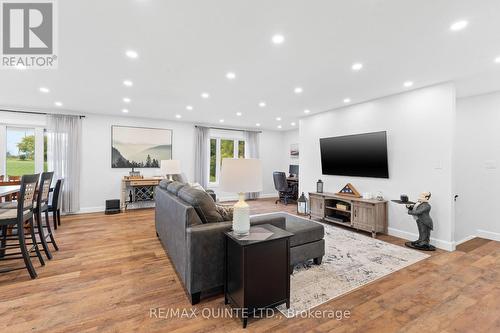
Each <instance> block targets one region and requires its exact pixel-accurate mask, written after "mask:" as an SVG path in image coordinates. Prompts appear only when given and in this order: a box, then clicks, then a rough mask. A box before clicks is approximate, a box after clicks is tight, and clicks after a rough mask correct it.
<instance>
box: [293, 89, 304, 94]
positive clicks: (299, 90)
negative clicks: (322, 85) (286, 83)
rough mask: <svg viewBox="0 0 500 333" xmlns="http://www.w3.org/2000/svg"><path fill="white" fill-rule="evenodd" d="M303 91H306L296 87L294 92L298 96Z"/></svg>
mask: <svg viewBox="0 0 500 333" xmlns="http://www.w3.org/2000/svg"><path fill="white" fill-rule="evenodd" d="M303 91H304V89H302V88H301V87H296V88H295V89H293V92H294V93H296V94H302V92H303Z"/></svg>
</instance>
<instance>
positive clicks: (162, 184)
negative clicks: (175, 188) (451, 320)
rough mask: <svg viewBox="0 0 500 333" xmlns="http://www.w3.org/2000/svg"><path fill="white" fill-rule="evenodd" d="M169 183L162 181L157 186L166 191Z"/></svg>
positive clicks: (169, 181) (166, 180) (168, 181)
mask: <svg viewBox="0 0 500 333" xmlns="http://www.w3.org/2000/svg"><path fill="white" fill-rule="evenodd" d="M171 182H172V181H171V180H168V179H163V180H162V181H161V182H160V184H159V185H158V186H160V188H162V189H164V190H166V189H167V187H168V184H170V183H171Z"/></svg>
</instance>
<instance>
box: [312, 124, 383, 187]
mask: <svg viewBox="0 0 500 333" xmlns="http://www.w3.org/2000/svg"><path fill="white" fill-rule="evenodd" d="M319 141H320V149H321V168H322V170H323V174H324V175H338V176H357V177H373V178H389V167H388V163H387V133H386V132H375V133H365V134H357V135H346V136H338V137H332V138H321V139H320V140H319Z"/></svg>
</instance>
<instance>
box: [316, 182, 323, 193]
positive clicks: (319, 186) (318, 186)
mask: <svg viewBox="0 0 500 333" xmlns="http://www.w3.org/2000/svg"><path fill="white" fill-rule="evenodd" d="M316 192H318V193H323V181H322V180H321V179H320V180H318V182H317V183H316Z"/></svg>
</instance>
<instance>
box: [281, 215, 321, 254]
mask: <svg viewBox="0 0 500 333" xmlns="http://www.w3.org/2000/svg"><path fill="white" fill-rule="evenodd" d="M286 231H289V232H291V233H293V234H294V236H293V237H292V238H291V239H290V247H294V246H298V245H302V244H307V243H311V242H315V241H318V240H320V239H323V237H324V235H325V228H324V227H323V226H322V225H321V224H319V223H316V222H313V221H309V220H306V219H303V218H300V217H295V216H292V215H290V216H289V217H288V218H287V219H286Z"/></svg>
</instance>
